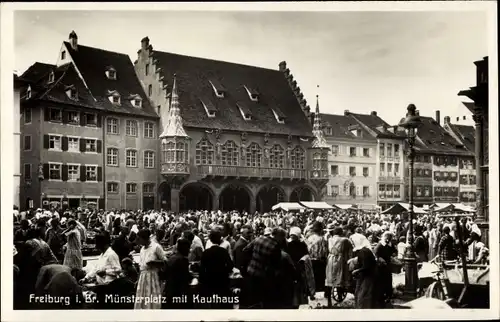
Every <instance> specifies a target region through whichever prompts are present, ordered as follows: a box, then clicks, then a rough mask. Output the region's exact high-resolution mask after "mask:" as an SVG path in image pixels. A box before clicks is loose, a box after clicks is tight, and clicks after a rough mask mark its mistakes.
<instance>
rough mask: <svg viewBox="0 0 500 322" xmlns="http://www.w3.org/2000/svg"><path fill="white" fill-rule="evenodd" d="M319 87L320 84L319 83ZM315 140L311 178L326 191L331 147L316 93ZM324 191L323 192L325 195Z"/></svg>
mask: <svg viewBox="0 0 500 322" xmlns="http://www.w3.org/2000/svg"><path fill="white" fill-rule="evenodd" d="M318 88H319V85H318ZM313 135H314V141H313V142H312V146H311V148H310V150H311V154H310V155H311V157H312V159H311V160H312V167H311V169H312V170H311V176H310V179H311V181H312V182H313V183H314V185H315V186H316V187H317V188H318V190H319V191H321V192H324V191H323V190H324V188H325V187H326V186H325V185H326V183H327V182H328V152H329V151H330V147H329V146H328V143H327V142H326V139H325V135H324V133H323V129H322V126H321V115H320V112H319V95H316V112H315V114H314V123H313ZM323 194H324V193H321V195H323Z"/></svg>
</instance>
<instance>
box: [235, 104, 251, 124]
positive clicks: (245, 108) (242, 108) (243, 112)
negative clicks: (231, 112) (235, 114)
mask: <svg viewBox="0 0 500 322" xmlns="http://www.w3.org/2000/svg"><path fill="white" fill-rule="evenodd" d="M236 105H237V106H238V109H239V110H240V113H241V116H242V117H243V119H244V120H245V121H251V120H252V112H251V111H250V109H249V108H248V106H246V105H245V104H243V103H241V102H238V103H236Z"/></svg>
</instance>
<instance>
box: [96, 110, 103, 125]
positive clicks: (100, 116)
mask: <svg viewBox="0 0 500 322" xmlns="http://www.w3.org/2000/svg"><path fill="white" fill-rule="evenodd" d="M96 118H97V122H96V124H97V127H102V115H101V114H99V113H97V115H96Z"/></svg>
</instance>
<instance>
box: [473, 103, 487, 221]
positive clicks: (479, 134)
mask: <svg viewBox="0 0 500 322" xmlns="http://www.w3.org/2000/svg"><path fill="white" fill-rule="evenodd" d="M473 119H474V122H475V130H476V133H475V134H476V142H475V148H476V151H475V154H476V203H477V206H476V208H477V209H476V210H477V212H476V216H477V221H478V222H484V221H485V217H484V185H483V173H482V169H481V167H482V165H483V116H482V114H481V112H476V113H475V114H474V116H473Z"/></svg>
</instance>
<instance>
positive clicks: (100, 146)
mask: <svg viewBox="0 0 500 322" xmlns="http://www.w3.org/2000/svg"><path fill="white" fill-rule="evenodd" d="M97 153H102V141H101V140H97Z"/></svg>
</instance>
